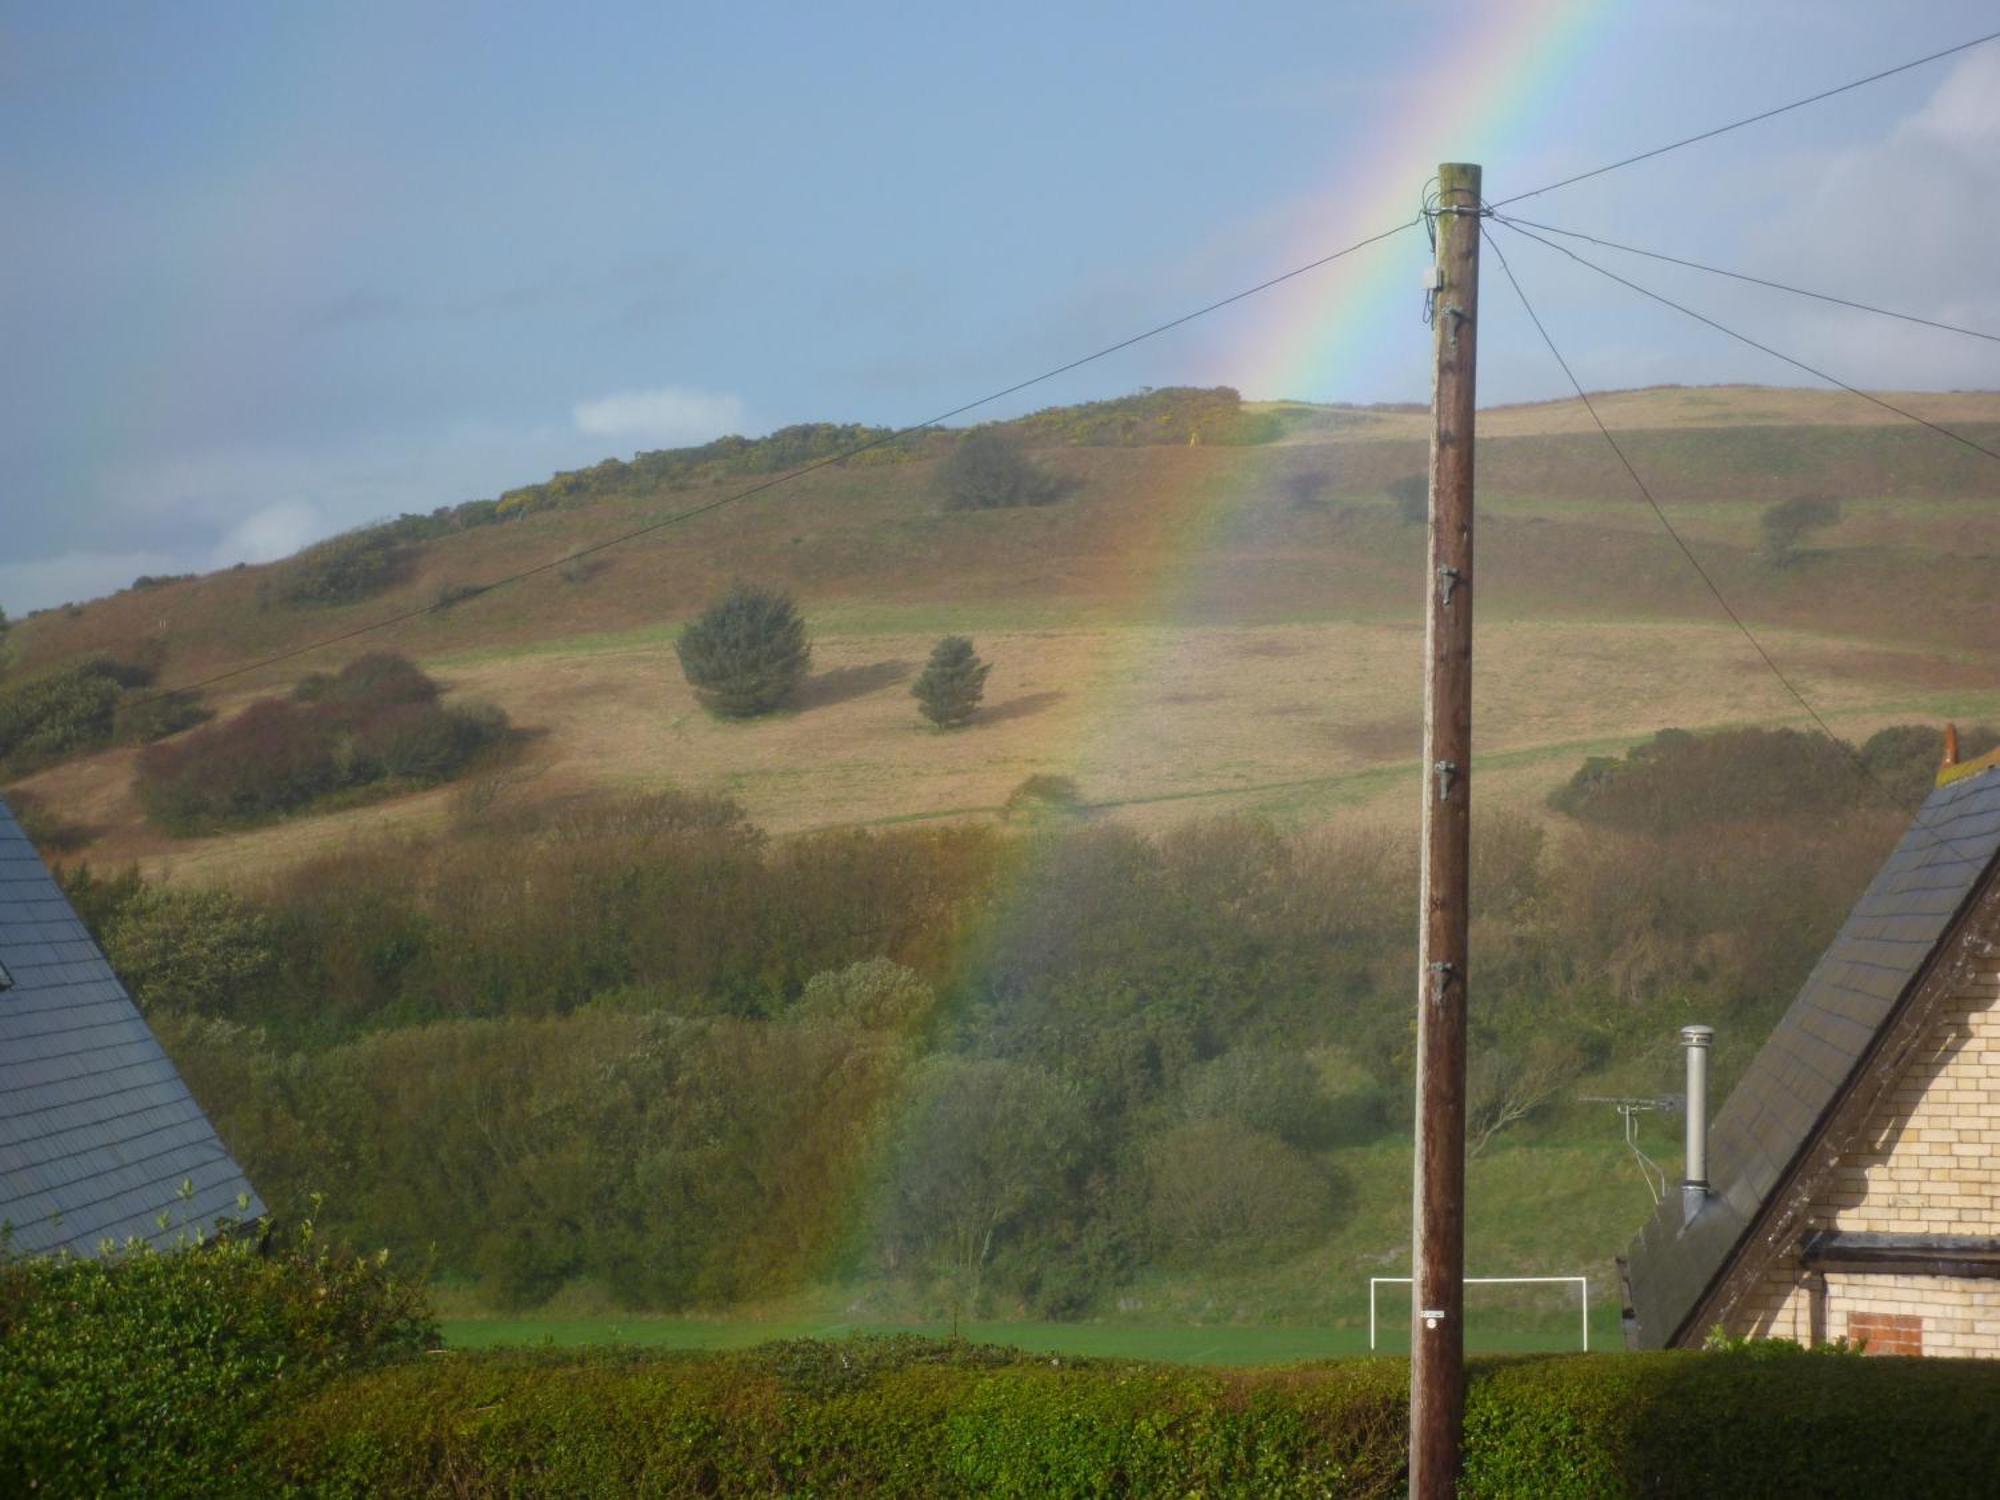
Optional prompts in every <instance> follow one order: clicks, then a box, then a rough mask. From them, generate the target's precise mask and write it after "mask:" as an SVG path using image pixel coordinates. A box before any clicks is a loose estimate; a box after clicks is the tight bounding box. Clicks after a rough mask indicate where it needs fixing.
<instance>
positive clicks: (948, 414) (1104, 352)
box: [139, 218, 1419, 702]
mask: <svg viewBox="0 0 2000 1500" xmlns="http://www.w3.org/2000/svg"><path fill="white" fill-rule="evenodd" d="M1418 222H1419V221H1418V220H1417V219H1414V218H1413V219H1409V220H1407V221H1405V222H1404V223H1401V224H1398V225H1396V226H1395V227H1393V228H1391V229H1385V230H1383V231H1382V232H1381V233H1379V234H1371V235H1369V236H1368V237H1367V238H1366V239H1360V240H1356V241H1355V242H1354V243H1353V244H1351V245H1348V246H1346V247H1345V248H1344V249H1340V250H1335V251H1334V252H1333V253H1332V254H1330V255H1322V256H1320V257H1319V258H1318V259H1317V260H1310V261H1307V262H1306V263H1305V264H1304V265H1300V266H1294V267H1292V269H1290V270H1289V271H1281V272H1280V273H1279V274H1278V275H1276V276H1272V277H1270V278H1268V279H1266V280H1264V281H1260V282H1258V283H1257V284H1256V285H1255V286H1249V287H1245V288H1244V289H1243V290H1242V291H1240V292H1232V293H1230V294H1229V295H1228V296H1227V297H1222V298H1219V299H1218V300H1216V301H1214V302H1210V303H1208V304H1207V305H1206V306H1203V307H1197V308H1196V309H1194V311H1192V312H1187V313H1182V314H1181V315H1180V316H1179V317H1177V318H1170V319H1168V320H1167V321H1166V322H1164V323H1158V324H1155V325H1154V326H1153V327H1151V328H1148V329H1146V330H1145V331H1144V332H1143V333H1135V334H1133V335H1132V336H1131V337H1130V338H1123V339H1120V340H1119V341H1118V342H1117V343H1115V344H1107V345H1105V346H1104V347H1103V348H1101V349H1097V350H1094V351H1092V352H1091V353H1089V354H1085V355H1082V356H1080V357H1079V358H1076V359H1072V360H1070V361H1068V362H1067V363H1066V364H1060V365H1057V366H1055V367H1054V368H1053V369H1048V370H1044V371H1042V373H1041V374H1039V375H1031V376H1029V377H1028V378H1027V379H1026V380H1019V381H1016V382H1015V383H1014V384H1012V385H1010V386H1007V387H1005V388H1004V389H1001V390H997V391H992V392H989V393H988V394H987V395H984V396H981V397H979V398H978V399H976V400H973V401H967V402H965V403H964V404H963V405H961V406H954V407H953V408H952V409H951V410H950V411H945V412H939V413H938V414H937V415H936V416H934V417H930V418H927V419H926V420H924V421H922V422H917V423H914V424H912V425H911V426H908V427H901V428H897V429H896V430H894V431H892V432H889V433H885V434H883V435H882V436H880V437H874V438H870V439H869V440H868V441H866V442H863V443H856V444H854V445H852V446H851V447H848V448H843V449H842V450H841V451H840V452H838V453H833V454H829V455H827V456H826V457H825V458H819V459H815V460H813V462H811V463H809V464H805V465H802V466H801V467H799V468H796V469H790V470H787V471H786V472H785V473H783V474H778V475H774V476H773V477H772V478H770V479H766V480H763V481H762V482H760V483H758V484H753V485H751V486H750V487H749V488H747V489H742V490H737V491H735V492H733V493H731V494H728V495H724V496H722V497H720V498H719V499H715V500H710V501H708V502H707V503H706V504H702V505H697V506H694V507H693V508H692V509H689V510H684V511H679V512H677V513H675V514H674V515H671V516H667V517H665V518H664V519H662V520H658V521H653V522H650V523H648V524H647V525H644V526H635V527H634V528H632V529H631V530H630V531H624V532H620V533H619V534H618V535H617V536H613V537H607V538H606V539H605V540H603V541H601V542H593V543H591V545H590V546H588V547H580V548H578V549H577V550H576V551H574V552H569V553H565V554H564V555H563V556H561V557H555V558H551V559H550V560H549V561H547V562H544V563H537V564H535V566H533V567H531V568H522V569H521V570H520V571H519V572H515V573H509V574H507V575H505V576H504V577H501V578H496V579H494V580H493V581H492V582H491V583H482V584H479V585H477V586H476V587H475V588H474V589H473V591H472V593H471V594H469V595H467V596H466V597H467V598H474V597H477V596H479V595H483V594H490V593H492V592H493V590H495V589H498V588H505V587H506V586H507V585H508V584H510V583H518V582H520V581H521V580H522V579H524V578H532V577H534V576H535V575H536V574H538V573H546V572H548V571H549V570H550V569H552V568H560V567H563V566H564V565H566V564H568V563H572V562H575V561H576V560H577V559H579V558H583V557H589V556H590V555H591V554H593V553H596V552H602V551H604V550H605V549H606V548H609V547H616V546H620V545H621V544H623V543H625V542H629V541H632V540H634V539H635V538H638V537H642V536H649V535H651V534H652V533H653V532H656V531H664V530H666V529H667V528H668V527H669V526H678V525H680V524H681V523H682V522H684V521H692V520H694V519H695V518H696V517H697V516H705V515H708V514H709V513H710V512H712V511H718V510H721V509H722V508H723V507H724V506H726V505H734V504H736V502H737V501H739V500H748V499H749V498H750V497H751V496H752V495H761V494H763V493H764V491H766V490H770V489H776V488H777V487H778V486H779V485H781V484H789V483H790V482H791V481H792V480H794V479H799V478H802V477H804V476H805V475H807V474H810V473H813V472H814V471H815V470H817V469H824V468H827V467H829V466H830V465H833V464H838V463H845V462H846V461H847V460H848V459H851V458H856V457H858V456H860V455H861V454H863V453H867V452H870V451H871V450H873V449H876V448H885V447H887V446H889V445H890V444H892V443H897V442H900V441H902V440H903V439H904V438H906V437H910V436H912V435H914V434H916V433H919V432H923V431H925V430H927V429H929V428H932V427H936V426H938V425H940V424H941V423H944V422H949V421H950V420H951V419H952V418H953V417H959V416H963V415H964V414H965V413H967V412H969V411H973V410H976V409H977V408H979V407H982V406H988V405H991V404H992V403H993V402H995V401H999V400H1002V399H1004V398H1006V397H1008V396H1012V395H1015V394H1017V393H1018V392H1021V391H1025V390H1027V389H1028V388H1029V387H1030V386H1036V385H1041V384H1042V383H1043V382H1045V381H1049V380H1054V379H1055V378H1056V377H1057V376H1058V375H1067V374H1068V373H1069V372H1070V371H1071V370H1077V369H1081V368H1082V367H1083V366H1085V365H1088V364H1093V363H1095V362H1096V361H1098V360H1100V359H1104V358H1107V357H1108V356H1110V355H1113V354H1116V353H1118V352H1119V351H1121V350H1124V349H1130V348H1131V347H1132V346H1133V345H1134V344H1142V343H1144V342H1145V341H1146V340H1148V339H1152V338H1158V337H1159V336H1160V335H1161V334H1163V333H1167V332H1170V331H1171V330H1173V329H1175V328H1179V327H1181V326H1182V325H1183V324H1187V323H1192V322H1193V321H1194V320H1195V319H1197V318H1203V317H1206V316H1208V314H1210V313H1212V312H1218V311H1220V310H1221V309H1223V308H1225V307H1228V306H1230V305H1232V304H1234V303H1237V302H1241V301H1243V300H1245V299H1246V298H1249V297H1254V296H1256V295H1257V294H1258V293H1259V292H1267V291H1269V290H1270V289H1271V288H1272V287H1275V286H1280V285H1282V284H1284V283H1285V282H1287V281H1292V280H1295V279H1296V278H1298V277H1300V276H1304V275H1306V274H1307V273H1308V272H1311V271H1317V270H1319V269H1320V268H1321V267H1322V266H1328V265H1331V264H1332V263H1333V262H1335V261H1337V260H1340V259H1342V258H1344V257H1346V256H1349V255H1352V254H1354V252H1355V251H1357V250H1365V249H1367V248H1368V246H1370V245H1375V244H1379V243H1381V242H1382V241H1383V240H1386V239H1392V238H1394V237H1395V236H1396V235H1399V234H1401V233H1402V232H1403V231H1404V230H1406V229H1410V228H1413V227H1414V226H1415V225H1416V224H1417V223H1418ZM437 612H438V606H436V605H420V606H418V607H417V608H415V609H406V610H403V611H401V612H400V613H398V614H393V615H387V616H385V617H383V618H382V619H379V620H374V621H371V622H369V623H368V624H366V625H357V626H355V627H354V628H353V629H351V630H343V631H339V632H337V633H336V634H333V635H328V636H321V637H319V638H318V639H316V640H312V641H308V642H307V643H306V644H304V645H302V646H294V647H292V648H291V649H290V650H287V651H279V652H276V653H274V654H272V655H270V656H266V657H262V658H259V659H258V660H256V661H253V662H246V663H245V664H244V665H242V666H239V667H231V668H229V669H228V670H227V671H224V672H217V673H216V674H214V675H213V676H211V677H203V678H201V679H199V680H197V681H194V682H189V683H183V684H181V685H180V686H178V687H174V688H166V689H162V690H161V691H160V692H158V693H154V694H150V695H149V696H148V697H147V698H145V699H141V700H139V701H140V702H151V701H152V700H153V699H156V698H163V697H166V696H168V694H170V693H193V692H199V691H200V690H201V689H203V688H206V687H213V686H214V685H215V684H216V683H218V682H226V681H228V680H229V679H230V678H232V677H241V676H243V675H244V674H245V673H248V672H258V671H262V670H263V669H264V668H266V667H272V666H276V665H278V664H279V663H280V662H286V661H291V660H292V659H293V658H295V657H300V656H305V655H308V654H309V653H311V652H314V651H321V650H324V649H325V648H327V647H328V646H337V645H339V644H341V643H342V642H343V641H351V640H353V639H355V638H356V637H357V636H363V635H369V634H372V633H373V632H375V631H377V630H386V629H388V627H390V626H391V625H400V624H402V623H403V622H404V621H406V620H414V619H416V618H417V617H418V616H420V615H427V614H434V613H437Z"/></svg>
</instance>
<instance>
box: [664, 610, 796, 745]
mask: <svg viewBox="0 0 2000 1500" xmlns="http://www.w3.org/2000/svg"><path fill="white" fill-rule="evenodd" d="M674 651H675V653H676V654H677V655H678V656H679V657H680V663H681V672H682V674H683V675H684V676H685V677H686V678H687V680H688V686H690V687H692V688H693V689H694V691H695V697H696V698H698V699H699V700H700V701H701V703H702V706H703V707H705V708H706V709H708V710H709V712H710V713H713V714H715V715H716V716H717V717H718V718H724V719H750V718H755V717H756V716H757V715H759V714H767V713H769V712H771V711H772V710H773V709H775V708H778V707H780V706H781V705H782V704H784V702H785V701H786V700H787V699H789V698H790V697H791V696H792V694H793V693H794V692H795V691H796V690H797V689H798V686H799V684H800V683H801V682H803V681H804V680H805V675H806V672H807V670H808V669H809V668H810V667H811V665H812V646H811V644H810V643H809V642H808V641H807V640H806V622H805V620H804V618H803V617H801V616H800V614H799V611H798V606H797V605H795V604H793V603H792V600H791V596H790V595H789V594H785V593H780V592H777V591H774V590H769V589H758V588H752V587H751V586H750V585H749V584H746V583H739V584H737V585H735V587H733V588H731V589H730V591H729V592H728V593H727V594H725V595H723V596H722V598H720V599H718V600H716V602H715V603H713V604H711V605H710V606H709V607H708V608H707V609H705V610H703V611H702V613H701V614H700V615H699V616H698V617H697V618H695V619H693V620H691V621H689V622H688V624H687V625H686V626H685V627H684V628H683V629H682V630H681V634H680V639H679V640H677V641H676V642H675V643H674Z"/></svg>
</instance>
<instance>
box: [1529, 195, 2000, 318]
mask: <svg viewBox="0 0 2000 1500" xmlns="http://www.w3.org/2000/svg"><path fill="white" fill-rule="evenodd" d="M1494 217H1495V218H1498V219H1499V220H1500V222H1501V223H1503V224H1509V225H1512V226H1513V227H1515V228H1517V229H1520V228H1526V229H1539V230H1541V231H1542V233H1544V234H1559V235H1561V236H1563V237H1564V238H1565V239H1572V240H1584V241H1587V242H1588V243H1590V244H1593V245H1600V246H1602V247H1603V248H1604V249H1606V250H1620V251H1623V252H1624V253H1625V254H1627V255H1643V256H1644V257H1645V258H1646V259H1647V260H1658V261H1665V262H1666V263H1667V264H1668V265H1670V266H1685V267H1687V269H1689V270H1690V271H1705V272H1707V273H1708V274H1709V275H1710V276H1726V277H1728V278H1729V279H1730V280H1731V281H1746V282H1748V283H1749V284H1750V285H1752V286H1761V287H1769V288H1770V289H1771V290H1772V291H1774V292H1789V293H1791V295H1792V296H1794V297H1810V298H1812V300H1813V301H1815V302H1830V303H1832V304H1833V305H1834V306H1835V307H1850V308H1853V309H1854V310H1855V311H1856V312H1865V313H1874V314H1875V315H1876V316H1877V317H1880V318H1895V319H1896V320H1897V321H1898V322H1903V323H1915V324H1917V325H1918V326H1919V327H1923V328H1936V329H1939V330H1941V331H1942V332H1945V333H1962V334H1964V335H1965V336H1966V337H1967V338H1969V339H1984V340H1986V342H1988V343H1989V344H2000V333H1987V332H1985V331H1984V330H1982V329H1978V328H1967V327H1965V326H1964V325H1963V324H1959V323H1942V322H1939V321H1938V320H1937V319H1936V318H1920V317H1918V316H1917V315H1916V314H1915V313H1905V312H1897V311H1896V310H1895V309H1894V308H1889V307H1876V306H1874V305H1873V304H1871V303H1867V302H1856V301H1854V300H1852V299H1851V298H1847V297H1835V296H1833V295H1831V294H1829V293H1827V292H1815V291H1811V290H1809V289H1807V288H1805V287H1802V286H1788V285H1786V284H1785V283H1784V282H1782V281H1772V280H1769V279H1768V278H1766V277H1763V276H1751V275H1749V274H1748V273H1746V272H1743V271H1731V270H1727V269H1725V268H1724V267H1722V266H1709V265H1703V264H1702V263H1701V262H1700V261H1698V260H1686V259H1684V258H1682V257H1681V256H1678V255H1666V254H1662V253H1661V252H1660V251H1658V250H1641V249H1640V248H1639V247H1638V246H1637V245H1621V244H1619V243H1618V242H1617V241H1616V240H1607V239H1603V238H1601V237H1599V236H1597V235H1594V234H1585V233H1584V232H1583V231H1582V230H1580V229H1558V228H1557V227H1556V226H1555V225H1553V224H1537V223H1536V222H1535V221H1534V220H1533V219H1517V218H1515V217H1513V215H1511V214H1496V215H1494Z"/></svg>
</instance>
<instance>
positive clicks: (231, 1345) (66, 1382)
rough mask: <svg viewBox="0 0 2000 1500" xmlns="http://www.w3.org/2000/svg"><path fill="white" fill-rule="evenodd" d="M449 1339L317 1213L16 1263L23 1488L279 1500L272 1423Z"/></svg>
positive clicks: (3, 1300) (12, 1294)
mask: <svg viewBox="0 0 2000 1500" xmlns="http://www.w3.org/2000/svg"><path fill="white" fill-rule="evenodd" d="M436 1341H437V1331H436V1327H435V1325H434V1324H433V1322H432V1320H431V1318H430V1315H429V1313H428V1311H427V1309H426V1307H425V1305H424V1302H423V1294H422V1291H421V1287H420V1285H419V1283H418V1282H416V1281H413V1280H410V1279H406V1278H404V1277H402V1276H400V1275H398V1274H397V1273H395V1272H394V1271H392V1270H390V1269H389V1265H388V1261H387V1257H386V1256H373V1255H370V1256H362V1255H356V1254H354V1253H352V1252H349V1251H346V1250H342V1249H337V1248H334V1247H331V1246H329V1245H327V1244H326V1243H324V1242H323V1241H322V1240H320V1239H319V1238H318V1237H317V1236H316V1233H315V1230H314V1227H313V1225H312V1224H311V1222H310V1221H307V1222H305V1223H302V1224H300V1225H298V1226H296V1227H295V1228H293V1229H291V1230H289V1231H280V1232H275V1233H274V1234H273V1235H272V1237H271V1239H270V1241H269V1242H268V1243H264V1244H260V1242H259V1237H258V1235H256V1234H255V1233H247V1234H246V1235H245V1237H244V1238H242V1239H240V1240H238V1239H227V1240H223V1241H221V1242H211V1243H208V1244H206V1245H193V1246H189V1247H187V1248H184V1249H180V1250H175V1251H170V1252H164V1253H161V1252H155V1251H151V1250H145V1249H137V1250H133V1251H130V1252H128V1253H125V1254H123V1255H120V1256H117V1257H113V1258H108V1259H90V1260H79V1259H69V1258H53V1259H49V1258H44V1259H36V1260H26V1259H0V1474H4V1475H7V1476H9V1478H8V1480H7V1487H8V1489H9V1490H10V1492H13V1493H43V1494H53V1495H107V1494H108V1495H135V1496H136V1495H148V1496H153V1495H187V1496H208V1495H253V1494H259V1493H266V1492H267V1491H266V1490H265V1489H264V1481H263V1480H261V1479H259V1478H256V1477H253V1470H252V1468H251V1462H252V1452H251V1445H250V1442H249V1434H250V1433H251V1431H252V1430H253V1428H254V1427H255V1425H256V1423H257V1422H258V1421H259V1420H260V1419H261V1418H263V1417H264V1416H266V1415H267V1414H268V1413H270V1412H273V1411H276V1410H279V1409H282V1408H284V1407H285V1406H286V1405H288V1404H289V1403H292V1402H295V1401H297V1400H299V1399H301V1398H302V1397H303V1396H305V1395H306V1394H307V1393H309V1392H311V1391H312V1390H314V1389H316V1388H317V1387H319V1386H320V1385H321V1384H323V1383H324V1382H325V1381H326V1380H327V1379H328V1378H329V1377H331V1376H333V1375H336V1374H338V1373H341V1372H343V1371H351V1370H361V1369H366V1368H368V1367H370V1366H372V1365H376V1364H379V1363H382V1362H384V1361H387V1360H392V1359H395V1358H397V1357H399V1356H404V1355H408V1354H412V1353H414V1352H416V1351H418V1350H421V1349H425V1348H428V1347H431V1346H432V1345H434V1344H435V1343H436ZM16 1486H18V1487H19V1488H18V1489H17V1488H16Z"/></svg>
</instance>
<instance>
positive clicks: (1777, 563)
mask: <svg viewBox="0 0 2000 1500" xmlns="http://www.w3.org/2000/svg"><path fill="white" fill-rule="evenodd" d="M1839 521H1840V502H1839V501H1838V500H1836V499H1834V498H1833V497H1832V496H1830V495H1799V496H1796V497H1794V498H1793V499H1790V500H1780V501H1779V502H1778V503H1777V504H1776V505H1773V506H1771V507H1770V508H1768V509H1767V510H1766V511H1765V512H1764V515H1763V520H1762V525H1763V530H1764V560H1765V562H1767V563H1768V564H1770V566H1772V567H1774V568H1789V567H1793V566H1795V565H1797V564H1798V562H1799V561H1800V560H1801V559H1802V558H1803V557H1804V556H1805V554H1804V552H1803V551H1802V550H1801V549H1802V545H1803V543H1804V542H1805V540H1806V538H1807V537H1809V536H1811V535H1812V534H1813V533H1814V532H1816V531H1824V530H1826V529H1827V528H1828V527H1829V526H1834V525H1837V524H1839Z"/></svg>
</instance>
